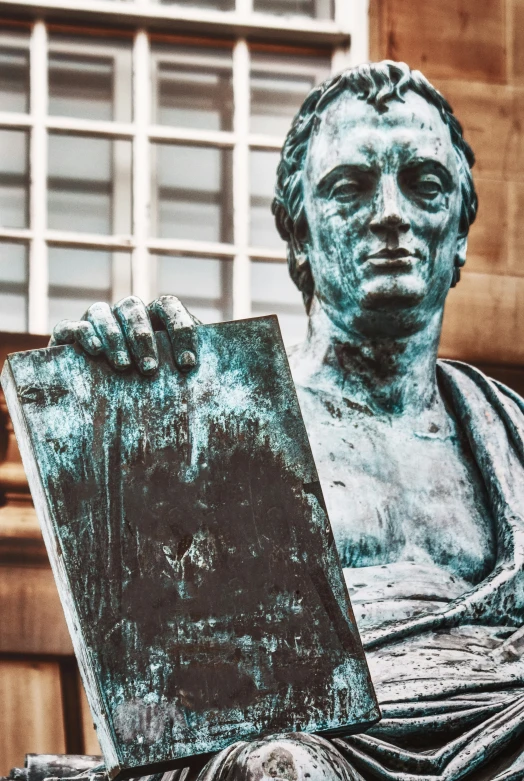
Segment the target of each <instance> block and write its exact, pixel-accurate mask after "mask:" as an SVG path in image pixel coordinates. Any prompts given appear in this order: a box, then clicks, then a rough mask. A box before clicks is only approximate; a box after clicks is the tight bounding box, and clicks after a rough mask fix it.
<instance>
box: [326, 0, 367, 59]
mask: <svg viewBox="0 0 524 781" xmlns="http://www.w3.org/2000/svg"><path fill="white" fill-rule="evenodd" d="M335 21H336V23H337V26H338V27H339V28H340V29H342V30H343V31H344V32H347V33H349V35H350V36H351V41H350V45H349V47H346V46H338V47H336V48H335V49H334V50H333V56H332V61H331V62H332V70H333V72H334V73H338V72H339V71H341V70H344V68H351V67H352V66H354V65H359V64H360V63H362V62H368V61H369V0H351V2H348V0H335Z"/></svg>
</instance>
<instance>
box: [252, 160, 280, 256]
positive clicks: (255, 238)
mask: <svg viewBox="0 0 524 781" xmlns="http://www.w3.org/2000/svg"><path fill="white" fill-rule="evenodd" d="M249 159H250V182H251V210H250V211H251V215H250V216H251V245H252V246H253V247H268V248H271V249H276V248H281V247H284V246H285V244H284V242H283V241H282V239H281V238H280V236H279V234H278V231H277V229H276V227H275V220H274V218H273V215H272V214H271V202H272V200H273V193H274V191H275V181H276V175H277V174H276V171H277V165H278V161H279V160H280V152H259V151H255V150H252V151H251V152H250V158H249Z"/></svg>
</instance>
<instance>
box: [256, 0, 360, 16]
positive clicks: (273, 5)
mask: <svg viewBox="0 0 524 781" xmlns="http://www.w3.org/2000/svg"><path fill="white" fill-rule="evenodd" d="M346 2H349V0H346ZM333 6H334V2H333V0H254V6H253V7H254V10H255V11H263V12H264V13H268V14H291V15H293V16H308V17H309V18H310V19H333V10H334V9H333Z"/></svg>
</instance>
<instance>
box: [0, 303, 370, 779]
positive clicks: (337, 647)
mask: <svg viewBox="0 0 524 781" xmlns="http://www.w3.org/2000/svg"><path fill="white" fill-rule="evenodd" d="M156 349H157V353H158V356H159V358H160V365H159V370H158V371H157V372H156V373H155V375H154V376H153V377H144V376H142V375H140V374H139V373H138V372H136V371H133V372H126V373H121V374H119V375H115V373H114V372H113V370H112V369H111V368H110V367H109V366H108V365H107V363H106V362H105V361H103V360H96V359H92V358H89V357H87V356H86V355H85V354H84V353H83V352H82V351H81V350H80V349H79V348H78V347H77V348H75V347H72V346H65V347H51V348H48V349H46V350H35V351H31V352H26V353H17V354H15V355H10V356H9V357H8V359H7V362H6V365H5V368H4V371H3V373H2V384H3V387H4V389H5V394H6V400H7V404H8V406H9V410H10V413H11V417H12V420H13V425H14V428H15V432H16V435H17V439H18V442H19V445H20V451H21V454H22V458H23V460H24V465H25V468H26V472H27V475H28V479H29V484H30V486H31V491H32V493H33V498H34V502H35V507H36V510H37V513H38V516H39V518H40V522H41V525H42V530H43V534H44V538H45V540H46V546H47V549H48V552H49V557H50V560H51V564H52V566H53V571H54V574H55V577H56V581H57V585H58V589H59V593H60V597H61V599H62V604H63V606H64V612H65V615H66V619H67V622H68V626H69V630H70V632H71V637H72V639H73V643H74V648H75V652H76V655H77V658H78V661H79V665H80V669H81V672H82V676H83V679H84V682H85V684H86V692H87V695H88V699H89V702H90V706H91V710H92V714H93V718H94V721H95V723H96V727H97V734H98V738H99V741H100V746H101V748H102V751H103V754H104V759H105V762H106V767H107V771H108V773H109V776H110V778H114V777H115V776H116V775H119V776H120V778H125V777H130V776H131V777H136V776H137V775H141V774H145V773H152V772H159V771H160V770H168V769H172V768H173V766H177V765H178V766H180V764H181V762H182V763H185V764H187V763H188V760H189V758H191V759H192V764H193V766H194V764H195V762H196V764H197V765H199V766H200V767H202V765H203V764H205V760H206V757H205V756H204V757H202V755H206V754H211V753H213V752H216V751H219V750H221V749H223V748H226V747H228V746H229V745H231V744H232V743H234V742H235V741H236V740H238V738H239V737H242V738H244V739H250V738H251V739H253V738H259V737H260V736H261V735H267V734H273V733H275V732H282V731H283V730H304V731H307V732H317V731H324V730H327V731H329V732H330V733H335V734H336V733H340V732H341V731H342V732H344V731H347V730H348V729H351V728H353V729H355V728H356V729H362V727H363V725H364V724H366V725H370V724H372V723H374V722H376V721H377V720H378V718H379V712H378V708H377V706H376V701H375V699H374V693H373V687H372V685H371V682H370V678H369V671H368V668H367V665H366V661H365V658H364V653H363V650H362V645H361V643H360V640H359V637H358V632H357V629H356V624H355V619H354V616H353V613H352V610H351V605H350V602H349V598H348V594H347V589H346V586H345V582H344V577H343V574H342V569H341V567H340V563H339V560H338V556H337V552H336V546H335V543H334V539H333V534H332V531H331V528H330V526H329V521H328V518H327V515H326V512H325V504H324V499H323V496H322V491H321V488H320V484H319V481H318V475H317V472H316V468H315V464H314V461H313V457H312V454H311V449H310V446H309V442H308V439H307V435H306V431H305V428H304V423H303V420H302V417H301V414H300V409H299V406H298V401H297V397H296V393H295V389H294V387H293V380H292V378H291V373H290V371H289V365H288V361H287V358H286V354H285V350H284V345H283V343H282V339H281V336H280V331H279V327H278V322H277V318H276V317H275V316H271V317H265V318H256V319H252V320H247V321H243V322H235V323H221V324H218V325H206V326H204V325H197V326H192V327H190V328H183V329H179V330H178V332H177V334H176V351H173V350H172V346H171V344H170V342H169V339H168V337H167V335H166V334H165V333H163V334H158V335H157V336H156ZM177 366H178V367H180V366H182V369H181V370H179V368H177ZM183 766H184V764H182V767H183Z"/></svg>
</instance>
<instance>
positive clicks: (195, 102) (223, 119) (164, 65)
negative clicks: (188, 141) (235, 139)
mask: <svg viewBox="0 0 524 781" xmlns="http://www.w3.org/2000/svg"><path fill="white" fill-rule="evenodd" d="M153 67H154V76H153V83H154V85H155V86H154V94H153V121H154V122H156V123H157V124H160V125H171V126H174V127H188V128H202V129H205V130H231V127H232V115H233V87H232V80H231V67H232V60H231V51H230V50H227V49H225V50H213V49H193V48H191V49H190V48H188V47H184V48H182V47H175V46H171V47H169V49H167V48H165V47H162V48H161V47H156V48H155V49H154V50H153Z"/></svg>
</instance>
